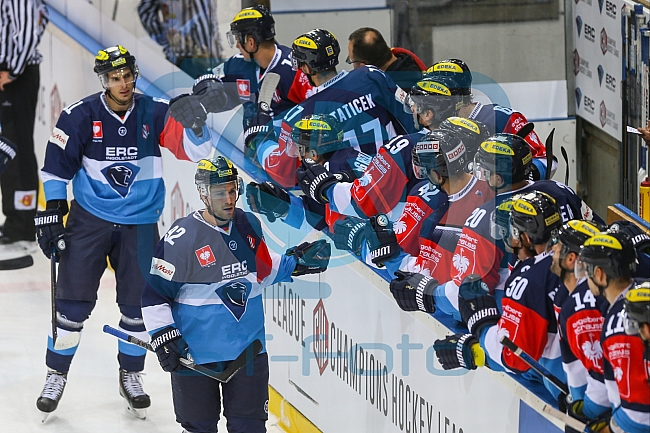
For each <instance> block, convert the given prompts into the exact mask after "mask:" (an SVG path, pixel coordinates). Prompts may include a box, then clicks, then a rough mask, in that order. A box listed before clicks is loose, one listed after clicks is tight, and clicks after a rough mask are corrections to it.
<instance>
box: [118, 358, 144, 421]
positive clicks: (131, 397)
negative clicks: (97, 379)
mask: <svg viewBox="0 0 650 433" xmlns="http://www.w3.org/2000/svg"><path fill="white" fill-rule="evenodd" d="M120 395H121V396H122V397H124V403H125V408H126V411H127V412H129V413H131V414H133V415H134V416H136V417H138V418H140V419H145V418H146V417H147V408H148V407H149V406H151V399H150V398H149V396H148V395H147V394H146V393H145V392H144V389H142V375H141V373H140V372H139V371H136V372H129V371H124V370H122V369H120Z"/></svg>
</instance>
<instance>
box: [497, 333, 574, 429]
mask: <svg viewBox="0 0 650 433" xmlns="http://www.w3.org/2000/svg"><path fill="white" fill-rule="evenodd" d="M500 343H501V344H503V345H504V346H505V347H506V348H507V349H509V350H510V351H511V352H512V353H514V354H515V355H517V356H518V357H519V359H521V360H522V361H524V362H525V363H526V364H527V365H528V366H529V367H530V368H532V369H533V370H535V371H536V372H537V373H539V374H540V375H541V376H542V377H544V379H546V380H548V381H549V382H551V383H552V384H553V385H554V386H555V387H556V388H557V389H559V390H560V392H561V393H562V394H563V395H564V397H562V395H561V396H560V398H566V396H568V395H569V387H568V386H567V385H566V384H565V383H564V382H562V381H561V380H560V379H558V378H557V376H555V375H554V374H553V373H551V372H550V371H548V370H547V369H546V368H545V367H544V366H543V365H542V364H540V363H539V362H537V361H536V360H535V358H533V357H532V356H530V355H529V354H527V353H526V352H524V350H523V349H522V348H521V347H519V346H517V345H516V344H515V342H514V341H512V340H511V339H509V338H508V337H506V336H505V335H504V336H503V337H501V341H500ZM542 410H543V411H544V412H546V413H548V414H549V415H552V416H554V417H555V418H557V419H559V420H560V421H562V422H564V423H565V424H566V425H568V426H569V427H571V428H574V429H576V430H578V431H584V429H585V427H586V425H585V424H583V423H582V422H580V421H578V420H577V419H575V418H573V417H570V416H569V415H567V414H565V413H564V412H561V411H559V410H557V409H556V408H554V407H553V406H550V405H548V404H545V405H544V408H543V409H542Z"/></svg>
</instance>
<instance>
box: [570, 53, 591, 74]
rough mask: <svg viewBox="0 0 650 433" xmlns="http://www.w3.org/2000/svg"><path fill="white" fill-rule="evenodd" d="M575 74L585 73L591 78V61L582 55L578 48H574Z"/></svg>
mask: <svg viewBox="0 0 650 433" xmlns="http://www.w3.org/2000/svg"><path fill="white" fill-rule="evenodd" d="M573 74H574V75H578V74H583V75H586V76H587V77H588V78H591V75H592V74H591V69H589V61H587V60H585V59H583V58H581V57H580V53H578V50H573Z"/></svg>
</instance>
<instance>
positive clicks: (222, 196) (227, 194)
mask: <svg viewBox="0 0 650 433" xmlns="http://www.w3.org/2000/svg"><path fill="white" fill-rule="evenodd" d="M237 194H238V186H237V182H228V183H224V184H218V185H212V186H211V187H210V206H211V207H212V212H213V213H214V214H215V215H216V216H217V217H218V218H221V219H222V220H225V221H229V220H231V219H232V217H233V215H234V214H235V204H236V203H237ZM221 223H222V221H219V224H221Z"/></svg>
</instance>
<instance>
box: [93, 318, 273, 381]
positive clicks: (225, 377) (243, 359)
mask: <svg viewBox="0 0 650 433" xmlns="http://www.w3.org/2000/svg"><path fill="white" fill-rule="evenodd" d="M103 331H104V332H105V333H107V334H110V335H112V336H114V337H117V338H119V339H120V340H124V341H128V342H129V343H131V344H135V345H136V346H140V347H142V348H144V349H147V350H148V351H150V352H155V351H154V350H153V348H152V347H151V345H150V344H149V343H147V342H146V341H143V340H140V339H139V338H137V337H134V336H133V335H129V334H127V333H126V332H123V331H120V330H119V329H115V328H113V327H112V326H110V325H104V328H103ZM261 350H262V343H261V342H260V340H255V341H253V342H252V343H251V344H250V345H249V346H248V347H247V348H246V349H245V350H244V351H243V352H242V353H241V354H240V355H239V356H238V357H237V359H235V360H234V361H232V362H231V363H230V365H229V366H228V368H226V369H225V370H224V371H222V372H221V373H215V372H214V371H212V370H210V369H209V368H205V367H203V366H201V365H197V364H195V363H194V362H193V361H190V360H189V359H187V358H183V357H180V363H181V364H183V366H184V367H187V368H189V369H191V370H194V371H196V372H197V373H201V374H203V375H204V376H208V377H210V378H212V379H215V380H218V381H219V382H222V383H227V382H228V381H229V380H230V379H231V378H232V377H233V376H234V375H235V374H236V373H237V372H238V371H239V370H240V369H241V368H242V367H244V366H245V365H246V364H247V363H248V361H251V360H252V359H253V358H254V357H255V356H256V355H257V354H258V353H260V351H261Z"/></svg>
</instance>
